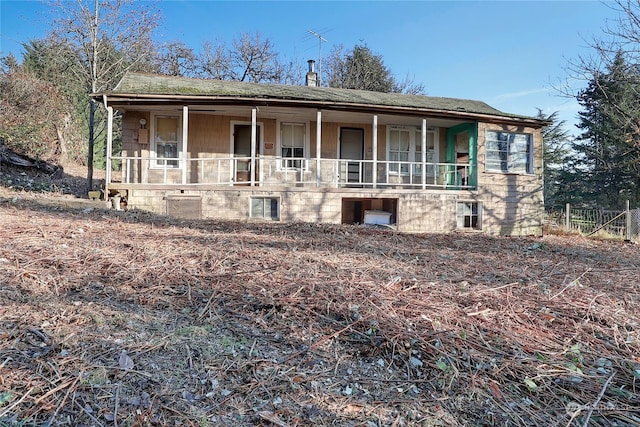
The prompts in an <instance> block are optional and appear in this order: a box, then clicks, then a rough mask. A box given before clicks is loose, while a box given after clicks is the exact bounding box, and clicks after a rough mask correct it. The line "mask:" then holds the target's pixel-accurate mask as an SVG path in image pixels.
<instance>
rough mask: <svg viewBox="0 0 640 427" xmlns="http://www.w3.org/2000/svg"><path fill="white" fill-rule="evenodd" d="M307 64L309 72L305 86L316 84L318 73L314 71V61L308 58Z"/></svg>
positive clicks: (314, 85)
mask: <svg viewBox="0 0 640 427" xmlns="http://www.w3.org/2000/svg"><path fill="white" fill-rule="evenodd" d="M307 63H308V64H309V72H307V86H311V87H316V86H318V73H316V61H314V60H313V59H310V60H308V61H307Z"/></svg>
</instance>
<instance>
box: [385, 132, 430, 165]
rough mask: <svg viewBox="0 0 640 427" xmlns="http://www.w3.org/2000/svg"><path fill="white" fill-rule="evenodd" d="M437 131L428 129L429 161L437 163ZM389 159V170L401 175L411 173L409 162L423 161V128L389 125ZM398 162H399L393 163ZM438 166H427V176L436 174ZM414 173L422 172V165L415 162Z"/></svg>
mask: <svg viewBox="0 0 640 427" xmlns="http://www.w3.org/2000/svg"><path fill="white" fill-rule="evenodd" d="M436 135H437V131H436V130H435V129H428V130H427V163H436V162H437V161H438V160H437V159H438V144H437V143H436V141H437V136H436ZM387 160H388V161H389V162H390V163H389V172H393V173H399V174H401V175H408V174H409V170H410V168H409V163H403V162H422V129H421V128H415V127H403V126H389V127H388V131H387ZM393 162H397V163H393ZM436 172H437V168H434V166H433V165H428V166H427V176H434V175H435V173H436ZM412 173H413V174H414V175H421V174H422V165H420V164H414V165H413V170H412Z"/></svg>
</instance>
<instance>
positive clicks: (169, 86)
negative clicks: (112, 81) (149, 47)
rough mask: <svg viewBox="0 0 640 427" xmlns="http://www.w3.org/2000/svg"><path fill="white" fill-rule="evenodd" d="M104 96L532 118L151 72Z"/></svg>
mask: <svg viewBox="0 0 640 427" xmlns="http://www.w3.org/2000/svg"><path fill="white" fill-rule="evenodd" d="M106 94H107V95H108V96H114V95H115V96H116V97H126V98H128V97H132V98H135V99H141V98H144V97H145V96H153V97H154V98H157V97H158V96H162V95H164V96H166V97H167V98H175V99H181V98H189V99H191V100H193V99H194V98H195V99H198V98H202V101H206V100H208V99H209V100H212V99H214V98H215V99H218V100H219V99H220V98H223V99H234V98H241V99H247V98H249V99H255V100H262V101H269V100H271V101H291V102H306V103H312V104H315V103H318V104H325V105H326V104H332V105H333V106H343V107H348V106H350V105H351V106H353V105H359V106H370V107H371V108H374V107H377V108H381V107H382V108H385V107H386V108H390V109H398V108H400V109H415V110H421V111H450V112H456V113H458V114H460V113H463V114H464V113H467V114H473V115H475V114H478V115H488V116H496V117H504V118H512V119H523V120H527V121H529V120H534V121H538V120H537V119H535V118H533V117H528V116H521V115H516V114H509V113H505V112H502V111H499V110H497V109H495V108H493V107H491V106H489V105H488V104H486V103H484V102H481V101H473V100H467V99H456V98H443V97H434V96H423V95H409V94H401V93H383V92H371V91H365V90H353V89H337V88H327V87H309V86H289V85H276V84H262V83H246V82H235V81H222V80H206V79H194V78H185V77H173V76H162V75H155V74H143V73H131V72H130V73H127V74H126V75H125V76H124V77H123V78H122V80H121V81H120V83H118V85H117V86H116V87H115V89H113V90H112V91H109V92H106Z"/></svg>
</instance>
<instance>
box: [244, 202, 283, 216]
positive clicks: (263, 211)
mask: <svg viewBox="0 0 640 427" xmlns="http://www.w3.org/2000/svg"><path fill="white" fill-rule="evenodd" d="M249 217H251V218H258V219H270V220H273V221H277V220H279V219H280V199H279V198H278V197H251V199H250V206H249Z"/></svg>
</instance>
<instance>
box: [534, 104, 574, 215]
mask: <svg viewBox="0 0 640 427" xmlns="http://www.w3.org/2000/svg"><path fill="white" fill-rule="evenodd" d="M537 118H538V119H540V120H544V121H546V122H548V123H549V124H548V125H546V126H545V127H543V128H542V141H543V164H544V204H545V208H546V209H556V208H561V207H562V206H564V204H565V203H566V202H567V199H568V198H570V195H567V194H566V189H567V186H566V184H567V182H566V179H567V177H568V175H567V172H568V170H567V160H568V156H569V144H570V140H571V135H570V134H569V131H567V130H566V129H565V124H566V122H565V121H564V120H559V118H558V112H557V111H556V112H553V113H551V114H549V115H546V114H545V113H544V112H543V111H542V110H540V109H538V114H537Z"/></svg>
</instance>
